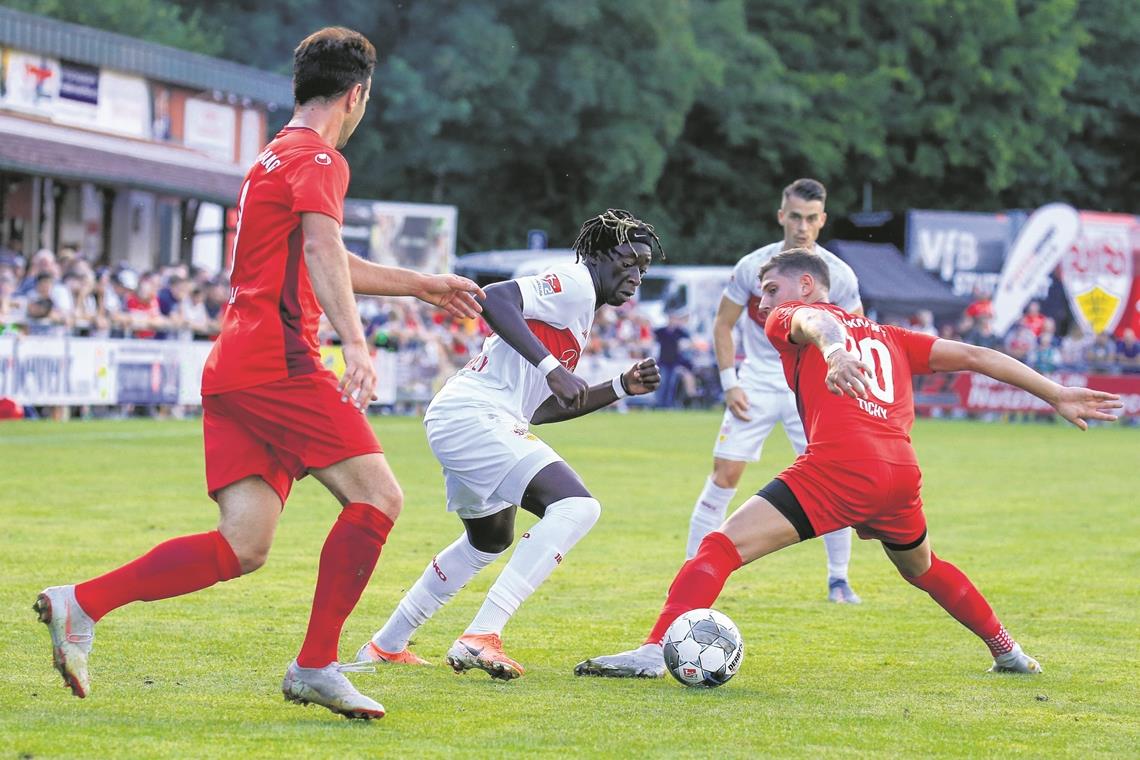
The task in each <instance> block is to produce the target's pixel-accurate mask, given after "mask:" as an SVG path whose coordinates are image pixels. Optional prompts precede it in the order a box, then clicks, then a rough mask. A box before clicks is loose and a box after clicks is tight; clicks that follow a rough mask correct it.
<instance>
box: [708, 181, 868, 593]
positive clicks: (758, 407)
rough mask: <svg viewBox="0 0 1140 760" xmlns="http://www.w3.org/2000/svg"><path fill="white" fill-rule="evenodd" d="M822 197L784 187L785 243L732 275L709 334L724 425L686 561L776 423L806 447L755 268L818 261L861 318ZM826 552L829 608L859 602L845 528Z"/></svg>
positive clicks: (813, 188) (837, 300) (811, 184)
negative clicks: (810, 257)
mask: <svg viewBox="0 0 1140 760" xmlns="http://www.w3.org/2000/svg"><path fill="white" fill-rule="evenodd" d="M826 200H827V190H826V189H825V188H824V187H823V185H822V184H821V183H819V182H817V181H816V180H814V179H798V180H796V181H795V182H793V183H792V184H790V185H788V186H787V187H786V188H784V195H783V199H782V202H781V203H780V209H779V211H778V212H777V219H778V220H779V222H780V226H781V227H783V228H784V239H783V240H782V241H780V242H777V243H772V244H771V245H766V246H764V247H763V248H760V249H758V250H755V251H753V252H752V253H750V254H748V255H747V256H745V257H744V258H742V259H741V260H740V261H739V262H738V263H737V264H736V267H735V268H734V269H733V270H732V279H731V281H730V282H729V284H728V286H727V287H726V288H725V290H724V295H723V297H722V298H721V300H720V307H719V308H718V309H717V314H716V322H715V324H714V327H713V343H714V346H715V348H716V357H717V364H718V365H719V366H720V378H721V386H722V387H723V389H724V403H725V411H724V420H723V421H722V422H721V426H720V432H719V434H718V435H717V439H716V444H715V445H714V446H713V471H712V475H710V476H709V478H708V480H707V481H706V482H705V487H704V490H703V491H701V495H700V496H699V497H698V498H697V503H696V504H695V505H694V506H693V516H692V518H691V520H690V522H689V541H688V545H687V547H686V553H687V556H688V557H692V556H693V554H695V553H696V551H697V547H698V546H700V543H701V539H703V538H704V537H705V536H706V535H707V534H708V533H709V532H711V531H713V530H715V529H716V528H717V527H718V526H720V524H721V523H723V522H724V517H725V512H726V511H727V509H728V504H729V502H730V501H731V500H732V497H733V496H734V495H735V494H736V486H737V484H738V483H739V482H740V478H741V476H742V475H743V474H744V468H745V466H746V465H747V464H748V462H756V461H759V459H760V452H761V450H762V449H763V447H764V440H765V439H766V438H767V437H768V436H769V434H771V432H772V429H773V428H774V427H775V426H776V423H777V422H779V423H780V424H782V425H783V427H784V432H785V433H786V434H787V436H788V440H790V441H791V443H792V448H793V449H795V452H796V454H797V455H800V454H803V453H804V449H805V448H807V439H806V438H805V436H804V425H803V421H802V420H801V419H800V414H799V410H798V409H797V407H796V399H795V394H793V393H792V391H791V389H789V388H788V383H787V381H786V380H785V379H784V370H783V367H782V365H781V363H780V358H779V355H778V354H777V353H776V349H774V348H772V344H771V343H769V342H768V338H767V337H766V336H765V335H764V322H763V320H761V319H760V318H759V314H758V312H757V309H758V307H759V304H760V296H761V293H760V278H759V272H760V268H761V267H762V266H764V265H765V264H767V263H768V260H769V259H771V258H772V257H773V256H775V255H776V254H778V253H780V252H781V251H784V250H787V249H789V248H806V249H807V250H810V251H813V252H814V253H815V254H816V255H818V256H821V257H823V259H824V260H825V261H826V262H827V268H828V270H829V271H830V274H831V283H832V285H831V302H832V303H834V304H835V305H837V306H839V307H840V308H842V309H844V310H845V311H847V312H850V313H852V314H862V313H863V304H862V302H861V301H860V300H859V282H858V280H857V279H856V277H855V272H854V271H852V269H851V267H849V266H848V265H847V264H846V263H844V262H843V261H842V260H841V259H840V258H839V257H838V256H836V255H835V254H833V253H831V252H830V251H828V250H826V249H825V248H823V247H821V246H820V245H818V244H817V243H816V239H817V238H818V237H819V231H820V230H821V229H822V228H823V225H824V222H826V221H827V212H826V211H824V203H825V202H826ZM736 326H739V328H740V334H741V340H742V342H743V344H744V357H745V358H744V362H743V364H741V366H740V374H739V376H738V375H737V372H736V368H735V367H736V345H735V343H734V341H733V328H734V327H736ZM823 539H824V545H825V546H826V547H827V575H828V578H827V582H828V598H829V599H830V600H831V601H833V602H839V603H849V604H858V603H859V601H860V600H859V597H858V596H857V595H856V594H855V592H854V591H853V590H852V589H851V585H850V584H849V583H848V581H847V565H848V563H849V562H850V560H851V529H850V528H843V529H841V530H837V531H835V532H834V533H828V534H826V535H825V536H824V537H823Z"/></svg>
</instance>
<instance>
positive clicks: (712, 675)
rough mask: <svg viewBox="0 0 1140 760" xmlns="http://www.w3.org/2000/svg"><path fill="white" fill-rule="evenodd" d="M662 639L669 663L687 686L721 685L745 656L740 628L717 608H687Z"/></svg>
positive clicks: (736, 668) (734, 673) (675, 675)
mask: <svg viewBox="0 0 1140 760" xmlns="http://www.w3.org/2000/svg"><path fill="white" fill-rule="evenodd" d="M661 643H662V645H663V646H664V649H665V667H667V668H668V669H669V672H670V673H672V674H673V677H674V678H676V679H677V680H678V681H680V682H681V683H683V684H684V685H685V686H707V687H709V688H712V687H714V686H721V685H723V684H725V683H727V682H728V679H730V678H732V677H733V676H734V675H736V671H737V670H740V663H741V662H742V661H743V660H744V639H742V638H740V631H738V630H737V629H736V624H735V623H733V622H732V621H731V620H729V619H728V616H727V615H724V614H722V613H720V612H717V611H716V610H708V609H702V610H690V611H689V612H686V613H685V614H684V615H681V616H680V617H678V618H677V619H676V620H674V621H673V624H672V625H671V626H669V630H667V631H665V638H664V639H663V640H662V641H661Z"/></svg>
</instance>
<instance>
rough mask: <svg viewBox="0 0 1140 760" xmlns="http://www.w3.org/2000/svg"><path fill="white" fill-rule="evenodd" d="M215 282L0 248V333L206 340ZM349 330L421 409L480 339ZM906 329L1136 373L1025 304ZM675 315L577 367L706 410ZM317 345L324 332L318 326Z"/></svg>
mask: <svg viewBox="0 0 1140 760" xmlns="http://www.w3.org/2000/svg"><path fill="white" fill-rule="evenodd" d="M228 294H229V288H228V283H227V282H226V281H225V279H224V278H223V277H219V276H215V275H212V274H211V273H210V272H207V271H205V270H201V269H197V268H190V267H187V266H186V265H184V264H176V265H171V266H167V267H163V268H161V269H159V270H155V271H146V272H141V273H140V272H135V271H134V270H132V269H130V268H127V267H124V266H117V267H97V266H95V265H94V264H93V263H92V262H91V261H90V260H88V258H86V257H85V256H84V255H83V254H81V253H80V252H78V251H77V250H76V249H75V248H74V247H66V246H65V247H63V248H61V249H60V251H59V252H58V254H57V253H55V252H53V251H51V250H47V249H43V250H40V251H37V252H36V253H35V254H33V255H32V256H31V257H29V258H28V259H27V260H26V261H25V259H24V257H23V256H22V254H21V253H20V251H19V250H12V249H10V248H0V332H17V333H23V334H28V335H64V334H70V335H79V336H93V337H133V338H142V339H155V340H210V339H213V338H214V337H215V336H216V335H217V333H218V330H219V325H220V318H221V313H222V309H223V308H224V307H225V303H226V300H227V298H228ZM359 307H360V314H361V319H362V321H363V323H364V326H365V330H366V334H367V336H368V339H369V341H370V342H371V343H372V345H374V346H375V347H376V349H377V350H385V351H395V352H397V353H398V356H399V361H400V372H401V374H402V378H403V382H404V383H406V384H407V385H408V387H409V388H413V389H414V394H415V395H417V396H422V397H423V398H425V399H426V398H430V396H431V394H432V393H434V391H436V390H438V388H439V386H440V385H441V384H442V383H443V382H444V381H445V380H446V379H447V378H448V377H449V376H450V375H452V374H453V373H454V372H455V371H456V370H457V369H459V368H460V367H462V366H463V365H464V364H465V363H466V362H467V361H469V360H470V359H471V358H472V356H474V355H475V354H477V353H478V352H479V347H480V345H481V344H482V342H483V340H484V339H485V338H486V337H487V336H488V335H489V334H490V329H489V328H488V326H487V324H486V322H485V321H483V320H482V319H473V320H459V319H455V318H452V317H449V316H447V315H445V314H444V313H442V312H439V311H437V310H434V309H432V308H431V307H429V306H427V305H425V304H422V303H419V302H416V301H413V300H410V299H396V298H363V299H360V301H359ZM887 321H894V322H895V323H896V324H903V325H905V326H908V327H910V328H911V329H915V330H919V331H922V332H926V333H928V334H931V335H940V336H941V337H944V338H954V339H957V340H964V341H966V342H969V343H973V344H975V345H980V346H987V347H990V348H995V349H998V350H1001V351H1004V352H1005V353H1008V354H1009V355H1011V356H1013V357H1015V358H1017V359H1020V360H1021V361H1024V362H1025V363H1026V364H1029V365H1030V366H1032V367H1034V368H1035V369H1038V370H1040V371H1042V372H1052V371H1056V370H1075V371H1084V372H1090V371H1091V372H1099V373H1110V374H1116V373H1140V340H1137V338H1136V335H1135V334H1134V333H1133V331H1132V330H1124V331H1123V332H1122V334H1121V337H1120V338H1119V339H1115V338H1113V337H1112V336H1110V335H1108V334H1107V333H1105V334H1101V335H1091V334H1088V333H1085V332H1084V331H1082V329H1081V327H1080V325H1079V323H1077V322H1076V321H1075V320H1074V321H1073V323H1072V327H1071V328H1070V329H1069V330H1068V332H1067V333H1066V334H1065V335H1064V336H1059V335H1058V334H1057V326H1056V323H1055V322H1054V320H1053V319H1052V318H1050V317H1048V316H1046V315H1044V314H1043V313H1042V312H1041V309H1040V305H1039V304H1038V303H1037V302H1036V301H1034V302H1031V303H1030V304H1029V306H1028V307H1027V308H1026V309H1025V313H1024V315H1023V317H1022V318H1021V319H1020V320H1019V321H1018V322H1017V323H1015V324H1014V325H1013V327H1011V328H1010V329H1009V330H1008V331H1007V332H1006V333H1005V334H1004V335H998V334H996V333H995V331H994V329H993V304H992V302H991V301H990V298H989V296H988V295H985V294H982V293H979V294H978V295H977V297H976V298H975V300H974V301H973V302H972V303H971V304H970V305H969V306H968V307H967V308H966V310H965V312H964V313H963V314H962V315H961V317H960V318H959V319H957V320H951V321H948V322H946V323H943V324H941V325H937V324H936V323H935V320H934V316H933V314H931V312H929V311H919V312H917V313H915V314H913V315H911V316H910V317H909V318H908V319H903V320H887ZM684 325H685V319H684V315H683V314H674V315H672V316H671V317H670V318H669V322H668V324H666V325H663V326H661V325H658V326H654V325H652V324H651V323H650V319H649V317H648V316H646V315H645V314H644V313H642V312H640V311H638V309H637V307H636V304H635V303H630V304H627V305H626V306H623V307H621V308H618V309H613V308H608V307H607V308H605V309H603V310H602V311H601V312H600V313H599V314H598V317H597V319H596V321H595V324H594V328H593V330H592V332H591V334H590V337H589V341H588V343H587V345H586V347H585V350H584V352H583V359H582V361H583V362H584V363H586V364H587V365H588V364H589V363H590V362H591V361H594V362H597V361H602V360H621V361H622V362H632V361H635V360H638V359H642V358H645V357H647V356H653V357H656V358H657V359H658V361H659V363H660V364H661V365H662V367H663V369H664V372H663V375H664V379H665V381H666V382H665V383H664V384H663V388H662V391H661V392H660V393H658V394H657V398H656V403H657V405H659V406H666V407H668V406H673V405H676V404H683V405H685V406H690V405H699V406H705V405H708V404H711V403H715V401H716V397H717V394H718V393H719V388H718V387H717V382H716V378H715V376H716V360H715V356H714V354H713V347H712V341H711V339H710V337H708V336H701V335H690V334H689V332H688V331H687V330H686V329H685V327H684ZM320 336H321V339H322V341H323V342H327V343H333V342H335V338H336V336H335V333H334V332H333V331H332V329H331V327H330V326H329V325H328V323H327V322H324V323H322V328H321V333H320Z"/></svg>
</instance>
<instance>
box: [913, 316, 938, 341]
mask: <svg viewBox="0 0 1140 760" xmlns="http://www.w3.org/2000/svg"><path fill="white" fill-rule="evenodd" d="M910 329H911V330H914V331H915V332H920V333H922V334H923V335H934V336H937V335H938V328H937V327H935V326H934V313H933V312H932V311H930V310H929V309H919V310H918V311H916V312H915V313H914V317H912V318H911V320H910Z"/></svg>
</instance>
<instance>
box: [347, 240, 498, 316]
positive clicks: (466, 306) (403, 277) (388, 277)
mask: <svg viewBox="0 0 1140 760" xmlns="http://www.w3.org/2000/svg"><path fill="white" fill-rule="evenodd" d="M348 269H349V273H350V275H351V277H352V290H353V292H355V293H359V294H360V295H362V296H412V297H413V298H418V299H420V300H421V301H424V302H425V303H430V304H431V305H432V306H435V307H437V308H439V309H443V310H444V311H446V312H447V313H449V314H451V315H452V316H456V317H477V316H479V313H480V312H481V311H482V310H483V308H482V307H481V306H480V305H479V302H478V301H476V300H475V297H476V296H479V297H480V298H486V297H487V294H486V293H485V292H483V289H482V288H481V287H479V286H478V285H476V284H475V283H474V282H472V281H471V280H469V279H467V278H466V277H460V276H459V275H457V274H423V273H422V272H416V271H413V270H411V269H404V268H402V267H387V266H383V265H381V264H373V263H372V262H371V261H365V260H364V259H362V258H360V257H359V256H352V255H349V257H348Z"/></svg>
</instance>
